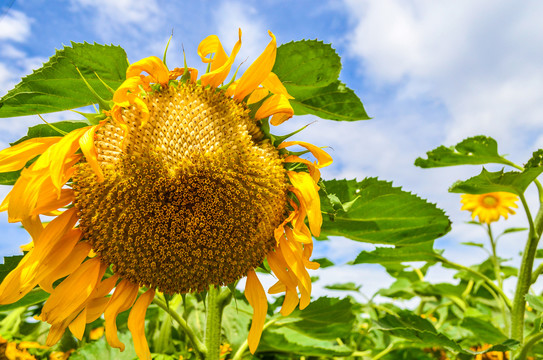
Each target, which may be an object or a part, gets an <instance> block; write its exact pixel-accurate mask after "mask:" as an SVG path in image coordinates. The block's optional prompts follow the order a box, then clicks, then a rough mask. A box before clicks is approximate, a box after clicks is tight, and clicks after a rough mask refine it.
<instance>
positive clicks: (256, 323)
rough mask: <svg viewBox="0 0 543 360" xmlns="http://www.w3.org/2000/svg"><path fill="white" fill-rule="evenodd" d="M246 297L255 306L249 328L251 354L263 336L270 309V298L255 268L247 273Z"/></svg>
mask: <svg viewBox="0 0 543 360" xmlns="http://www.w3.org/2000/svg"><path fill="white" fill-rule="evenodd" d="M245 297H246V298H247V301H249V304H250V305H251V306H252V307H253V322H252V323H251V329H250V330H249V336H248V338H247V340H248V342H249V350H250V351H251V354H254V353H255V351H256V348H257V347H258V343H259V342H260V337H261V336H262V330H263V329H264V322H265V320H266V312H267V311H268V299H267V298H266V293H265V292H264V288H263V287H262V284H261V283H260V280H258V277H257V276H256V273H255V272H254V270H251V271H249V272H248V273H247V282H246V283H245Z"/></svg>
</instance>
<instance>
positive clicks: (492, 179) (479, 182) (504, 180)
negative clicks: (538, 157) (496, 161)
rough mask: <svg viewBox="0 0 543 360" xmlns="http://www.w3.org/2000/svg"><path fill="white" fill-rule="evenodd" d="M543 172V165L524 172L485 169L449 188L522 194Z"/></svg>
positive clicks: (472, 191)
mask: <svg viewBox="0 0 543 360" xmlns="http://www.w3.org/2000/svg"><path fill="white" fill-rule="evenodd" d="M542 172H543V167H533V168H528V169H526V170H524V171H523V172H518V171H509V172H505V173H504V172H503V170H500V171H496V172H490V171H487V170H486V169H484V168H483V171H482V172H481V173H480V174H479V175H477V176H474V177H472V178H469V179H468V180H466V181H459V182H457V183H455V184H453V186H451V188H450V189H449V191H450V192H453V193H461V194H486V193H490V192H495V191H505V192H510V193H513V194H517V195H522V194H523V193H524V191H525V190H526V188H527V187H528V186H529V185H530V184H531V183H532V181H534V180H535V179H536V178H537V177H538V176H539V175H540V174H541V173H542Z"/></svg>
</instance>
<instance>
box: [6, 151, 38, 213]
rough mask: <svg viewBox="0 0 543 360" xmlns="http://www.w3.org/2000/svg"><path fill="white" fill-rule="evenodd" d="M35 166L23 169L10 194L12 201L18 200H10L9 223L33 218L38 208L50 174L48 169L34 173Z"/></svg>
mask: <svg viewBox="0 0 543 360" xmlns="http://www.w3.org/2000/svg"><path fill="white" fill-rule="evenodd" d="M42 156H43V155H42ZM34 164H35V163H34ZM34 164H32V165H31V166H30V167H29V168H27V169H23V171H22V172H21V176H20V177H19V179H17V182H16V183H15V185H14V186H13V189H11V191H10V193H9V198H10V199H16V201H12V200H10V201H9V202H8V204H7V206H8V221H9V222H19V221H22V220H23V219H26V218H27V217H29V216H31V214H32V211H33V210H34V208H35V206H36V203H37V201H38V196H39V194H40V190H41V187H42V185H43V183H44V182H45V180H46V179H47V178H48V173H47V169H45V170H42V171H40V172H35V171H32V170H31V169H32V168H33V165H34Z"/></svg>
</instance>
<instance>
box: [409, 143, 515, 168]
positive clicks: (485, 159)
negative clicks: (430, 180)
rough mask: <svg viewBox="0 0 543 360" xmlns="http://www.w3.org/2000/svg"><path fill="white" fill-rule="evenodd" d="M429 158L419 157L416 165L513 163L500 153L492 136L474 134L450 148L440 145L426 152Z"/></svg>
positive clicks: (429, 166)
mask: <svg viewBox="0 0 543 360" xmlns="http://www.w3.org/2000/svg"><path fill="white" fill-rule="evenodd" d="M426 155H427V156H428V159H423V158H420V157H419V158H417V159H416V160H415V165H416V166H420V167H422V168H432V167H440V166H453V165H481V164H489V163H498V164H506V165H510V164H511V163H510V162H509V161H508V160H507V159H505V158H504V157H502V156H500V155H499V154H498V143H497V142H496V140H494V139H493V138H491V137H487V136H474V137H470V138H467V139H465V140H463V141H461V142H459V143H458V144H456V145H455V146H452V147H450V148H448V147H445V146H440V147H438V148H436V149H434V150H432V151H428V152H427V153H426Z"/></svg>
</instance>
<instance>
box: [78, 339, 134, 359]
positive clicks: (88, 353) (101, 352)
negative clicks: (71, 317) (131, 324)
mask: <svg viewBox="0 0 543 360" xmlns="http://www.w3.org/2000/svg"><path fill="white" fill-rule="evenodd" d="M119 340H120V341H121V342H122V343H124V345H125V346H126V347H125V349H124V351H122V352H121V351H120V350H119V349H116V348H112V347H111V346H109V345H108V343H107V342H106V339H105V338H103V337H102V338H101V339H99V340H97V341H93V342H91V343H87V344H85V345H83V346H81V347H80V348H78V349H77V350H76V351H75V352H73V353H72V354H71V355H70V360H88V359H100V360H133V359H136V351H135V350H134V344H133V342H132V335H131V334H130V333H119Z"/></svg>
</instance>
